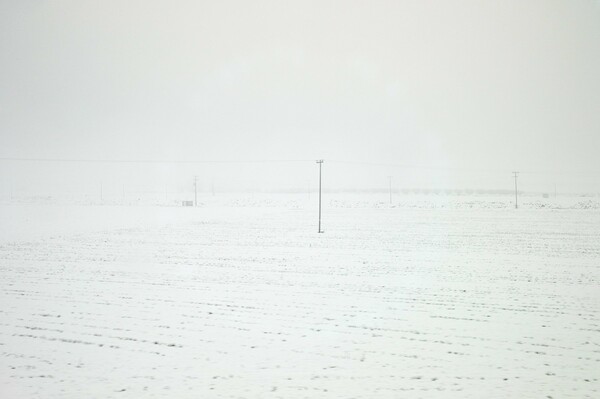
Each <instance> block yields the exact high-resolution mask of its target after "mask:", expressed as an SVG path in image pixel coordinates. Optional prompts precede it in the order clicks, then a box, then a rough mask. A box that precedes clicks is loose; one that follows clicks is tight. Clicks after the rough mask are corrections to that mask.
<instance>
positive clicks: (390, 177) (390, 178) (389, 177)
mask: <svg viewBox="0 0 600 399" xmlns="http://www.w3.org/2000/svg"><path fill="white" fill-rule="evenodd" d="M388 179H389V180H390V205H392V176H388Z"/></svg>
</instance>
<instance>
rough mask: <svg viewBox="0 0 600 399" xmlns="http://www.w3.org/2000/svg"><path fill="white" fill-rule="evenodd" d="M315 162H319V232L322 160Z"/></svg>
mask: <svg viewBox="0 0 600 399" xmlns="http://www.w3.org/2000/svg"><path fill="white" fill-rule="evenodd" d="M317 163H318V164H319V233H322V231H321V169H322V167H323V160H322V159H319V160H318V161H317Z"/></svg>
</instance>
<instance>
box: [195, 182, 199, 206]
mask: <svg viewBox="0 0 600 399" xmlns="http://www.w3.org/2000/svg"><path fill="white" fill-rule="evenodd" d="M194 206H198V176H194Z"/></svg>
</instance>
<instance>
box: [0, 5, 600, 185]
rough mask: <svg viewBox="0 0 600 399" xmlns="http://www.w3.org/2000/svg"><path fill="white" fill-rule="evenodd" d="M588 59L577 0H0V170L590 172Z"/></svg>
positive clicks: (64, 180)
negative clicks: (319, 165) (321, 165)
mask: <svg viewBox="0 0 600 399" xmlns="http://www.w3.org/2000/svg"><path fill="white" fill-rule="evenodd" d="M598 71H600V6H599V4H598V2H594V1H547V0H544V1H522V0H519V1H486V2H481V1H445V2H436V1H387V2H386V1H369V2H365V1H339V2H333V1H293V2H282V1H252V2H250V1H212V2H208V1H169V2H167V1H148V0H145V1H127V2H123V1H101V2H96V1H80V0H77V1H75V0H71V1H33V0H28V1H1V2H0V157H1V158H4V159H3V160H1V161H0V176H1V178H2V187H0V190H2V193H3V194H6V193H7V192H8V191H11V190H21V191H28V192H32V193H34V192H36V190H38V191H42V192H50V191H52V190H55V191H64V190H73V191H89V192H92V191H94V190H97V187H98V185H99V184H103V185H104V187H105V189H108V190H112V191H113V192H120V191H121V190H122V189H123V186H125V187H126V188H127V189H129V190H134V189H135V190H145V189H148V190H162V187H165V186H166V187H167V189H171V190H178V189H180V190H186V189H189V188H190V187H191V184H192V183H191V181H192V179H193V176H194V175H198V177H199V184H200V188H201V189H202V190H205V191H211V190H212V187H214V186H216V187H217V189H223V190H235V189H240V190H275V189H284V190H290V189H304V188H306V189H308V188H311V189H314V188H315V185H316V177H317V166H316V164H315V163H314V160H315V159H319V158H322V159H325V164H324V168H325V169H324V176H325V180H324V185H325V187H327V188H330V189H344V188H354V189H361V188H363V189H372V188H386V187H387V185H388V178H387V176H393V184H394V187H397V188H411V187H420V188H467V187H471V188H491V189H511V188H512V184H513V180H512V175H511V171H513V170H519V171H522V174H521V176H520V182H521V184H522V186H521V187H522V188H523V189H524V190H527V189H529V190H539V191H551V190H553V189H554V186H555V185H558V187H559V190H564V191H579V192H598V191H600V186H599V183H598V177H599V173H600V160H599V157H598V148H600V112H599V109H600V74H599V73H598ZM7 158H12V159H14V158H26V159H40V158H42V159H63V160H125V161H135V160H144V161H149V160H151V161H199V162H200V163H189V164H188V163H183V164H175V163H160V162H158V163H130V162H125V163H97V162H85V163H80V162H45V161H38V162H30V161H22V160H20V161H15V160H7ZM248 160H252V161H265V160H285V161H290V160H294V161H296V160H297V161H303V162H284V163H281V162H272V163H249V164H248V163H231V162H229V161H248ZM210 161H227V162H224V163H210ZM334 161H352V162H367V163H369V164H345V163H339V162H338V163H336V162H334ZM373 163H383V164H398V165H408V166H416V168H405V167H399V166H377V165H373Z"/></svg>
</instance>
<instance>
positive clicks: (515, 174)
mask: <svg viewBox="0 0 600 399" xmlns="http://www.w3.org/2000/svg"><path fill="white" fill-rule="evenodd" d="M513 175H514V177H515V209H518V208H519V204H518V197H517V177H518V175H519V172H513Z"/></svg>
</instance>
